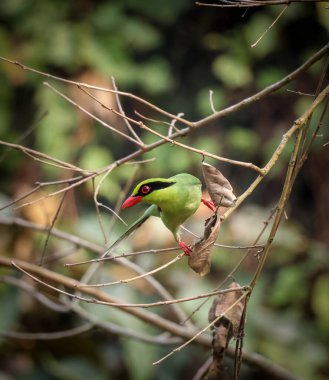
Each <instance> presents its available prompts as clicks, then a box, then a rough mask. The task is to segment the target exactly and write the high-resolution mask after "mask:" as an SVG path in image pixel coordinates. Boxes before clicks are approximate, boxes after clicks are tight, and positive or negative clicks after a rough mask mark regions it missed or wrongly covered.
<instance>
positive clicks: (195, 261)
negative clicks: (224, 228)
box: [188, 214, 221, 276]
mask: <svg viewBox="0 0 329 380" xmlns="http://www.w3.org/2000/svg"><path fill="white" fill-rule="evenodd" d="M220 222H221V220H220V217H219V215H218V214H214V215H213V216H211V217H210V218H209V219H207V220H206V223H205V229H204V234H203V237H202V238H201V239H200V240H199V241H197V242H196V243H195V244H194V245H193V246H192V247H191V249H192V252H191V253H190V256H188V265H189V266H190V268H192V269H193V270H194V271H195V272H196V273H198V274H200V276H204V275H206V274H207V273H209V271H210V261H211V254H212V248H213V246H214V244H215V242H216V240H217V237H218V234H219V228H220Z"/></svg>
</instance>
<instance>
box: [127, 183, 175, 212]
mask: <svg viewBox="0 0 329 380" xmlns="http://www.w3.org/2000/svg"><path fill="white" fill-rule="evenodd" d="M175 183H176V182H175V181H174V180H172V179H165V178H151V179H147V180H145V181H142V182H140V183H139V184H138V185H137V186H136V187H135V188H134V190H133V192H132V194H131V195H130V197H128V198H127V199H126V200H125V201H124V202H123V204H122V206H121V208H128V207H132V206H135V205H136V204H137V203H140V202H145V203H151V204H157V202H158V201H159V200H160V199H161V198H162V196H163V195H165V194H164V193H165V192H166V189H168V188H169V187H170V186H172V185H174V184H175Z"/></svg>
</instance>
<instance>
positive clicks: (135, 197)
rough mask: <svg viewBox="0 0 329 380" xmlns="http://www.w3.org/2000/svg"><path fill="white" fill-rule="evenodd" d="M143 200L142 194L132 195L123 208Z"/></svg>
mask: <svg viewBox="0 0 329 380" xmlns="http://www.w3.org/2000/svg"><path fill="white" fill-rule="evenodd" d="M141 201H142V197H141V196H140V195H131V196H130V197H129V198H127V199H126V200H125V201H124V202H123V204H122V206H121V208H128V207H132V206H135V205H137V203H139V202H141Z"/></svg>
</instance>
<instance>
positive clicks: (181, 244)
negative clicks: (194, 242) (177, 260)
mask: <svg viewBox="0 0 329 380" xmlns="http://www.w3.org/2000/svg"><path fill="white" fill-rule="evenodd" d="M178 244H179V246H180V247H181V248H182V250H183V252H184V254H185V255H186V256H190V253H191V252H192V249H191V248H190V247H189V246H188V245H187V244H185V243H184V242H183V241H181V240H180V241H178Z"/></svg>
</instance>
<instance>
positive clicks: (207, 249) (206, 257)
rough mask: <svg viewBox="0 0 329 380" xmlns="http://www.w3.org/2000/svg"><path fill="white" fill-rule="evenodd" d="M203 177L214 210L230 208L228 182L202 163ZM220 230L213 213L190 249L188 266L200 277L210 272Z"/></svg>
mask: <svg viewBox="0 0 329 380" xmlns="http://www.w3.org/2000/svg"><path fill="white" fill-rule="evenodd" d="M202 171H203V176H204V179H205V182H206V185H207V189H208V192H209V195H210V197H211V200H212V201H213V203H214V205H215V206H216V209H218V207H219V206H225V207H232V206H234V204H235V200H236V196H235V195H234V194H233V188H232V186H231V184H230V182H229V181H228V180H227V179H226V178H225V177H224V176H223V174H222V173H221V172H220V171H219V170H218V169H216V168H215V167H213V166H211V165H209V164H206V163H204V162H203V163H202ZM219 228H220V216H219V215H218V213H215V214H214V215H213V216H212V217H211V218H209V219H207V220H206V223H205V229H204V233H203V237H202V238H201V239H200V240H199V241H198V242H196V243H195V244H194V245H193V246H192V247H191V249H192V252H191V254H190V256H189V258H188V264H189V266H190V268H192V269H193V270H194V271H195V272H196V273H199V274H200V275H201V276H204V275H206V274H207V273H209V271H210V260H211V253H212V248H213V246H214V244H215V242H216V240H217V237H218V234H219Z"/></svg>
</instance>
